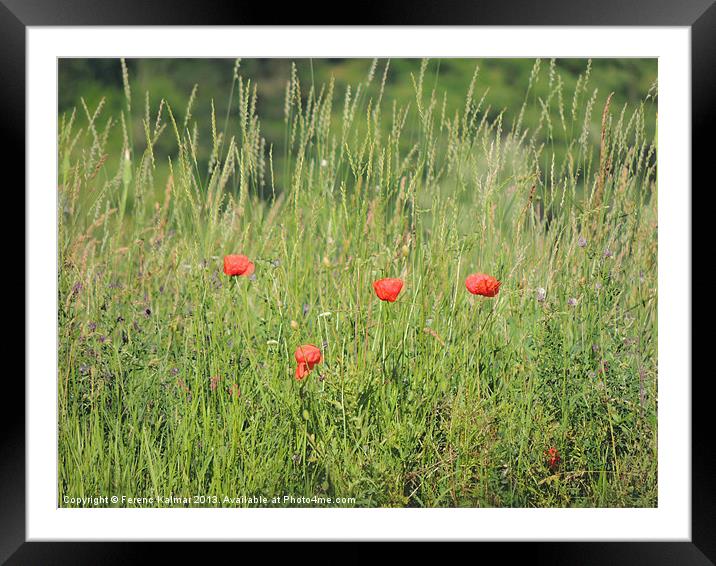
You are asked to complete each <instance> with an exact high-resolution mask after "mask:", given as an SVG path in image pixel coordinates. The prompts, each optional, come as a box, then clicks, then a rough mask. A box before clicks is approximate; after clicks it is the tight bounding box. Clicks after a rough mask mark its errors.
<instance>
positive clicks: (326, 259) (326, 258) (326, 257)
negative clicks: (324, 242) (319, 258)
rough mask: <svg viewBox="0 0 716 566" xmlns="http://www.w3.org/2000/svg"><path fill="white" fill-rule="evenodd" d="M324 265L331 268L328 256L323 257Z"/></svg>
mask: <svg viewBox="0 0 716 566" xmlns="http://www.w3.org/2000/svg"><path fill="white" fill-rule="evenodd" d="M323 265H325V266H326V267H331V260H330V259H328V256H327V255H324V256H323Z"/></svg>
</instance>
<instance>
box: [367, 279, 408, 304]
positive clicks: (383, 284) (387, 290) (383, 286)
mask: <svg viewBox="0 0 716 566" xmlns="http://www.w3.org/2000/svg"><path fill="white" fill-rule="evenodd" d="M402 288H403V280H402V279H391V278H388V279H380V280H378V281H375V282H373V289H375V294H376V295H378V298H379V299H380V300H381V301H388V302H389V303H393V302H395V299H397V298H398V295H399V294H400V290H401V289H402Z"/></svg>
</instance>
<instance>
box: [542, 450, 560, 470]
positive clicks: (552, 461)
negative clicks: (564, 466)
mask: <svg viewBox="0 0 716 566" xmlns="http://www.w3.org/2000/svg"><path fill="white" fill-rule="evenodd" d="M545 455H546V456H547V465H548V466H549V467H550V469H551V470H554V469H555V468H556V467H557V464H559V461H560V457H559V452H558V451H557V449H556V448H555V447H554V446H553V447H552V448H550V449H549V450H547V451H546V452H545Z"/></svg>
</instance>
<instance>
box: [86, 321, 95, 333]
mask: <svg viewBox="0 0 716 566" xmlns="http://www.w3.org/2000/svg"><path fill="white" fill-rule="evenodd" d="M96 328H97V323H96V322H90V323H89V324H88V325H87V329H88V330H89V331H90V332H94V331H95V329H96Z"/></svg>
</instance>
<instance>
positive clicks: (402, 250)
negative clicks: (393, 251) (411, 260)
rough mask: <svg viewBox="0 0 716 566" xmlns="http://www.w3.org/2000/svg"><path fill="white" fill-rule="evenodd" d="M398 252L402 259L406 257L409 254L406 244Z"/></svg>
mask: <svg viewBox="0 0 716 566" xmlns="http://www.w3.org/2000/svg"><path fill="white" fill-rule="evenodd" d="M400 251H401V253H402V254H403V257H408V254H409V253H410V248H409V247H408V246H407V244H403V247H402V248H401V250H400Z"/></svg>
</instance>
